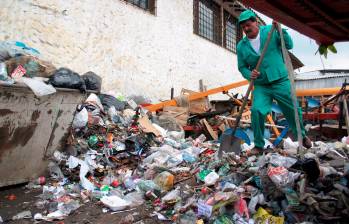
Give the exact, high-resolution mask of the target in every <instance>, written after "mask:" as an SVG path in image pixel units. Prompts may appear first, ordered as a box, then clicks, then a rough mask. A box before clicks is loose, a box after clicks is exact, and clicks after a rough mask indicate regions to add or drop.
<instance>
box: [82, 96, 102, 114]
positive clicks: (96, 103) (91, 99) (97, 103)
mask: <svg viewBox="0 0 349 224" xmlns="http://www.w3.org/2000/svg"><path fill="white" fill-rule="evenodd" d="M85 102H86V103H89V104H91V105H94V106H96V107H99V109H100V110H101V111H104V108H103V105H102V102H101V100H100V99H99V98H98V96H97V95H96V94H94V93H91V94H90V95H89V96H88V97H87V99H86V101H85Z"/></svg>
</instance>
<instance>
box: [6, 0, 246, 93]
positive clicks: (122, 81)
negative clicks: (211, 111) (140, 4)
mask: <svg viewBox="0 0 349 224" xmlns="http://www.w3.org/2000/svg"><path fill="white" fill-rule="evenodd" d="M0 16H1V20H0V40H18V41H23V42H25V43H26V44H27V45H29V46H31V47H34V48H36V49H38V50H39V51H40V52H41V54H42V56H43V59H46V60H49V61H51V62H52V63H53V64H54V65H56V66H57V67H60V66H65V67H68V68H71V69H72V70H75V71H76V72H78V73H80V74H83V73H85V72H87V71H90V70H91V71H93V72H95V73H97V74H98V75H100V76H101V77H102V78H103V90H104V91H115V92H121V93H123V94H127V95H128V94H141V95H145V96H147V97H149V98H151V99H153V100H159V99H168V98H169V97H170V88H171V87H174V88H175V95H177V94H179V92H180V90H181V88H188V89H192V90H197V89H198V86H199V84H198V81H199V79H203V80H204V84H205V85H207V86H208V88H213V87H218V86H221V85H226V84H229V83H231V82H235V81H239V80H241V79H242V77H241V75H240V73H239V72H238V70H237V64H236V63H237V61H236V55H235V54H233V53H232V52H230V51H228V50H226V49H224V48H222V47H220V46H217V45H215V44H213V43H211V42H209V41H207V40H205V39H203V38H201V37H199V36H197V35H195V34H194V33H193V1H192V0H157V10H156V15H153V14H150V13H148V12H146V11H144V10H142V9H139V8H137V7H136V6H133V5H131V4H127V3H125V2H124V1H122V0H98V1H96V0H0Z"/></svg>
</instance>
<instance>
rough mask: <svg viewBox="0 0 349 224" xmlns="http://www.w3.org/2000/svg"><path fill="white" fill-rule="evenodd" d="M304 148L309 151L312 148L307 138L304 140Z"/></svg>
mask: <svg viewBox="0 0 349 224" xmlns="http://www.w3.org/2000/svg"><path fill="white" fill-rule="evenodd" d="M303 146H304V147H305V148H307V149H310V148H311V147H312V144H311V141H310V139H309V138H308V137H307V136H305V137H304V138H303Z"/></svg>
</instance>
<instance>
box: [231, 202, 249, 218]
mask: <svg viewBox="0 0 349 224" xmlns="http://www.w3.org/2000/svg"><path fill="white" fill-rule="evenodd" d="M234 207H235V212H236V213H237V214H239V215H240V216H242V217H246V218H247V219H250V214H249V213H248V208H247V203H246V201H245V199H243V198H242V197H240V199H239V200H238V201H237V202H235V206H234Z"/></svg>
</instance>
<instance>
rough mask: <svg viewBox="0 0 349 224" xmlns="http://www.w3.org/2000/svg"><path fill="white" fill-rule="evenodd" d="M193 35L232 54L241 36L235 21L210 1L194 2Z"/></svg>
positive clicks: (196, 0)
mask: <svg viewBox="0 0 349 224" xmlns="http://www.w3.org/2000/svg"><path fill="white" fill-rule="evenodd" d="M222 20H223V22H222ZM194 33H195V34H197V35H199V36H201V37H204V38H205V39H208V40H210V41H212V42H214V43H216V44H218V45H220V46H222V47H224V48H226V49H227V50H229V51H232V52H234V53H236V44H237V42H238V40H239V39H240V38H241V36H242V35H241V34H242V32H241V31H240V30H239V29H238V26H237V19H236V18H235V17H234V16H232V15H231V14H230V13H229V12H228V11H226V10H224V9H223V8H222V7H221V6H220V5H218V4H217V3H215V2H214V1H212V0H194Z"/></svg>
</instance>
